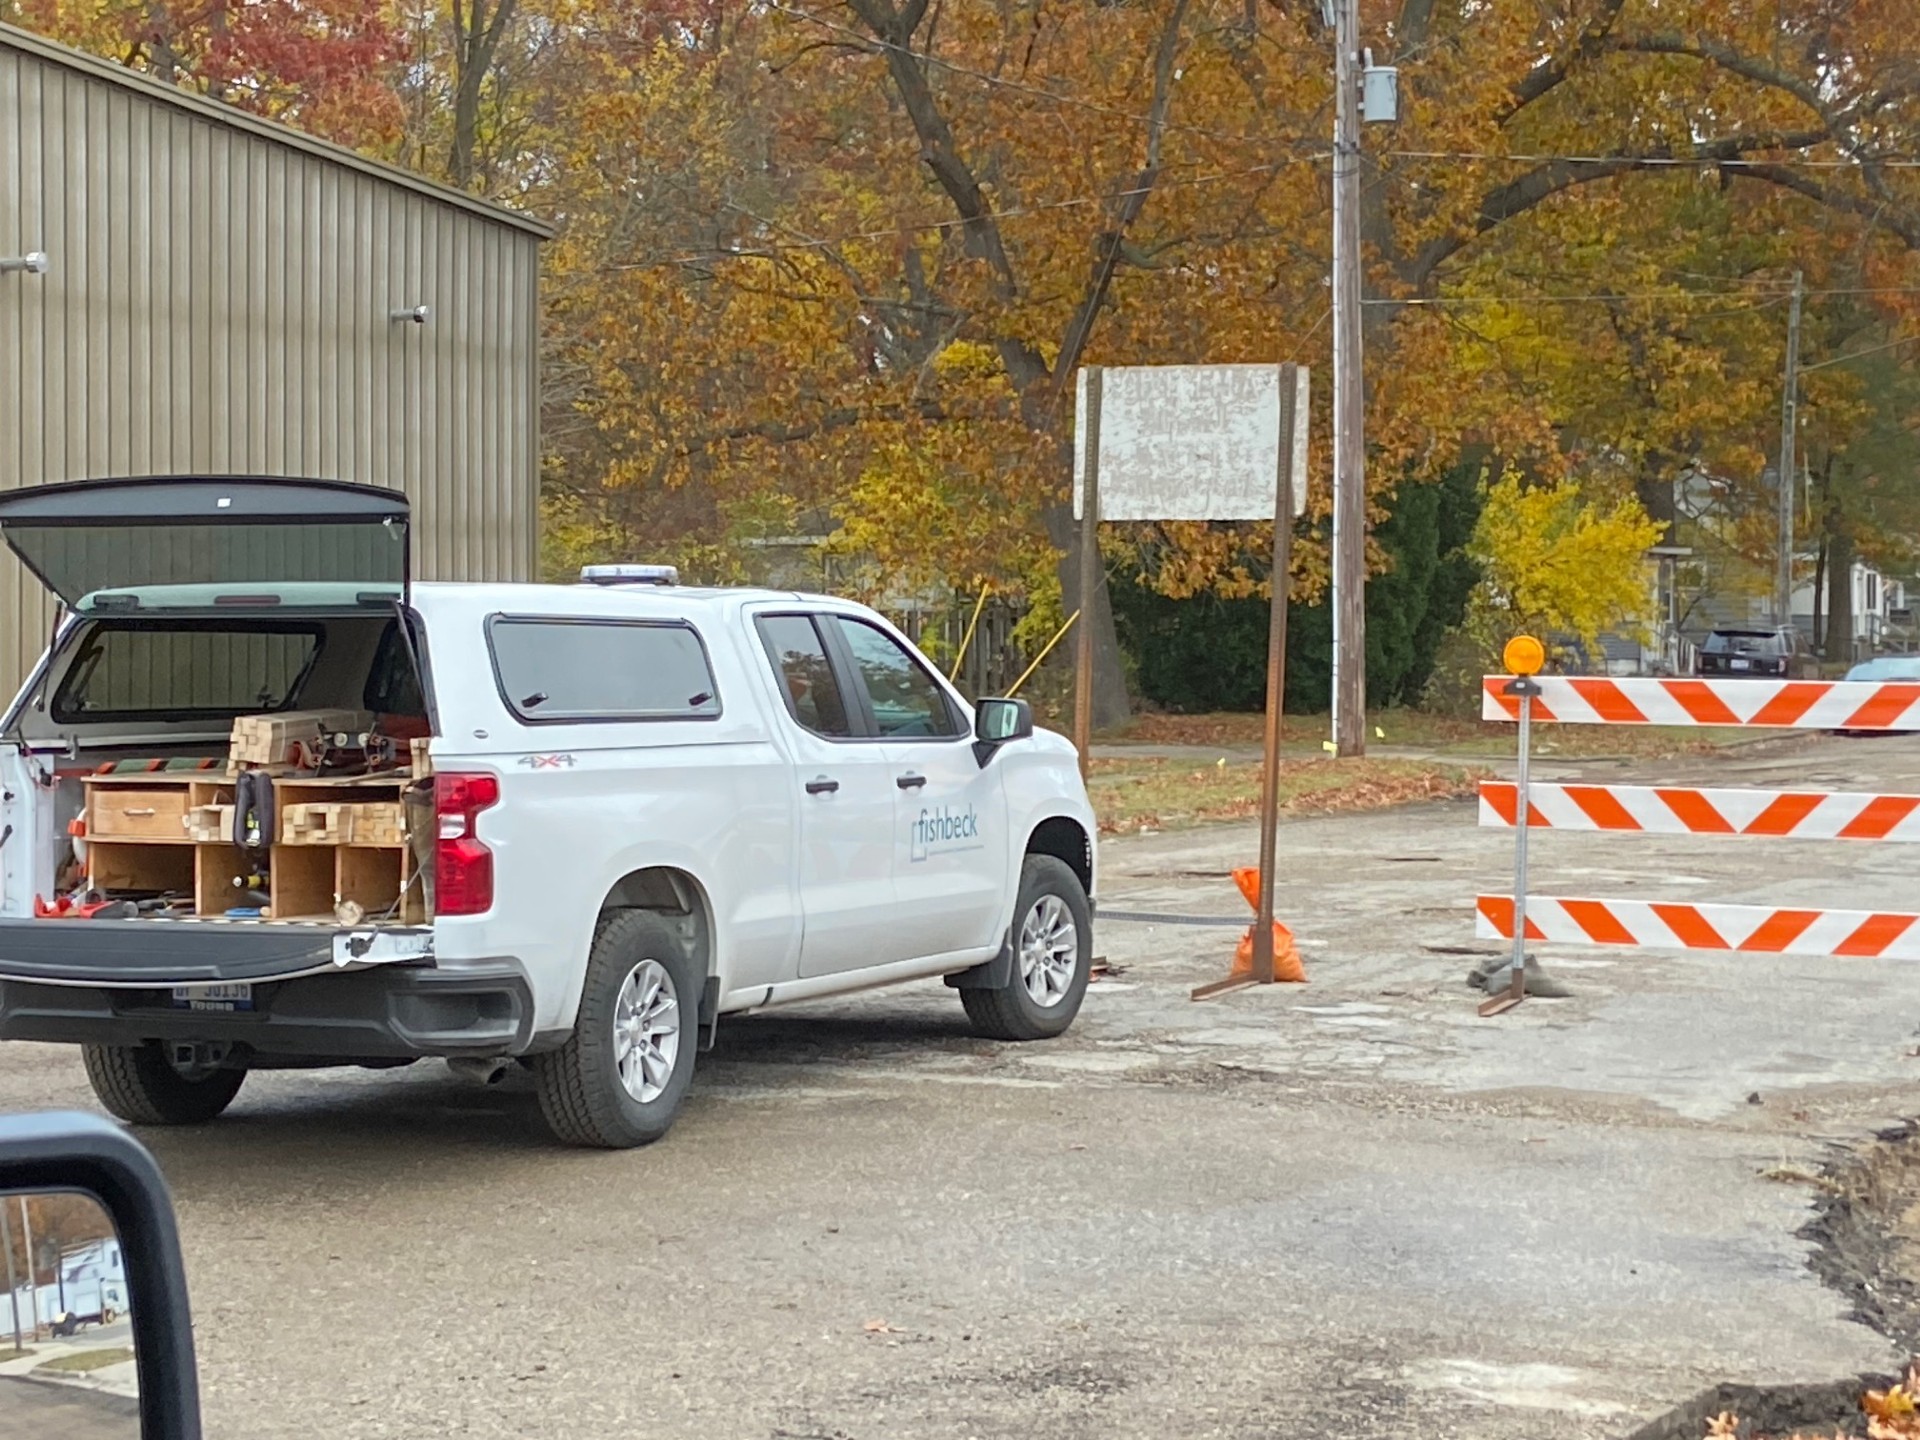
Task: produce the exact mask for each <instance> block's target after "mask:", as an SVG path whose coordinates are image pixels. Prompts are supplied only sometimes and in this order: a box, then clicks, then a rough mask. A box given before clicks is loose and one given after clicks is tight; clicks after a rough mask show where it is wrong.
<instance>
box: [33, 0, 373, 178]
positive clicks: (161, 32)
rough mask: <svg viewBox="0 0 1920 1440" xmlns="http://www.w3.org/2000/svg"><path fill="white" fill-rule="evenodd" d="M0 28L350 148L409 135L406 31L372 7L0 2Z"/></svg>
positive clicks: (331, 1) (141, 0)
mask: <svg viewBox="0 0 1920 1440" xmlns="http://www.w3.org/2000/svg"><path fill="white" fill-rule="evenodd" d="M0 18H5V19H9V20H11V21H12V22H13V23H15V24H18V25H23V26H25V27H26V28H28V29H30V30H35V31H38V32H40V33H41V34H44V35H46V36H47V37H49V38H50V39H54V40H59V41H62V42H64V43H66V44H69V45H73V46H76V47H78V48H80V49H84V50H92V51H94V52H96V53H98V54H101V55H104V56H107V57H108V58H111V59H113V60H116V61H118V62H119V63H121V64H123V65H126V66H128V67H130V68H132V69H137V70H142V71H145V72H146V73H148V74H150V75H152V76H153V77H154V79H156V80H161V81H164V82H166V83H168V84H173V85H183V86H186V87H188V88H190V89H193V90H196V91H198V92H199V93H201V94H203V95H207V96H209V97H211V98H213V99H216V100H222V101H225V102H226V103H228V104H230V105H237V106H239V107H240V108H241V109H243V110H251V111H254V112H255V113H256V114H260V115H267V116H270V117H272V118H274V119H276V120H285V121H287V122H288V123H289V124H293V125H297V126H299V127H300V128H301V129H303V130H307V131H310V132H311V133H313V134H315V135H319V136H322V137H324V138H326V139H329V140H336V141H339V142H341V143H343V144H347V145H355V146H362V147H370V148H378V147H380V146H382V145H385V144H388V143H390V142H391V140H392V139H393V137H394V135H395V134H396V133H397V131H398V127H399V121H400V108H399V105H398V103H397V98H396V96H395V93H394V89H393V85H392V82H393V78H394V76H393V73H392V70H391V68H390V67H391V66H392V65H393V64H394V62H396V61H397V60H398V58H399V57H400V55H401V53H402V45H401V41H400V36H399V32H398V31H397V30H396V29H395V27H394V25H393V24H392V23H391V21H390V18H389V16H388V15H387V13H386V12H385V11H384V10H383V9H382V8H381V7H380V6H377V5H368V4H366V3H364V0H172V3H163V0H104V3H101V0H0Z"/></svg>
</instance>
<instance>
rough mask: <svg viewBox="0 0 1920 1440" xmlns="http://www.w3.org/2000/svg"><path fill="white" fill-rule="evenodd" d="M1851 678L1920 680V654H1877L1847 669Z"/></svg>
mask: <svg viewBox="0 0 1920 1440" xmlns="http://www.w3.org/2000/svg"><path fill="white" fill-rule="evenodd" d="M1847 679H1849V680H1920V655H1876V656H1874V657H1873V659H1871V660H1862V661H1861V662H1860V663H1859V664H1858V665H1856V666H1854V667H1853V668H1852V669H1851V670H1849V671H1847Z"/></svg>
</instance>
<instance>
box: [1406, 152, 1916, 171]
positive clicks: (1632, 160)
mask: <svg viewBox="0 0 1920 1440" xmlns="http://www.w3.org/2000/svg"><path fill="white" fill-rule="evenodd" d="M1379 153H1380V154H1381V155H1382V156H1385V157H1387V158H1390V159H1394V160H1488V161H1496V162H1497V161H1502V160H1506V161H1511V162H1513V163H1515V164H1519V165H1555V164H1562V165H1618V164H1621V163H1622V162H1626V163H1629V164H1631V165H1633V166H1634V167H1635V168H1647V169H1652V168H1661V167H1665V168H1670V169H1698V168H1700V167H1702V166H1711V167H1712V168H1714V169H1741V168H1754V169H1760V168H1773V169H1777V168H1780V167H1791V168H1793V169H1806V170H1863V169H1865V168H1867V166H1868V165H1879V166H1884V167H1885V168H1887V169H1890V170H1920V158H1915V157H1912V156H1894V157H1889V158H1886V159H1874V160H1871V161H1861V160H1845V159H1834V160H1816V159H1813V158H1811V157H1808V156H1789V157H1787V158H1785V159H1779V160H1764V159H1750V158H1746V157H1733V158H1729V159H1716V158H1714V157H1713V156H1711V155H1549V154H1525V153H1519V154H1500V153H1496V152H1493V151H1486V150H1383V151H1381V152H1379Z"/></svg>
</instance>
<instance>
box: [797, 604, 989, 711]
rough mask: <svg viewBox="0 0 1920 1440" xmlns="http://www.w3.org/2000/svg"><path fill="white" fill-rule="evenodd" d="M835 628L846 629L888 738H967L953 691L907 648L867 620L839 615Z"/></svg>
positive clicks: (858, 670) (849, 646)
mask: <svg viewBox="0 0 1920 1440" xmlns="http://www.w3.org/2000/svg"><path fill="white" fill-rule="evenodd" d="M830 623H832V624H835V625H838V626H839V627H840V634H841V637H842V638H843V639H844V640H845V641H846V643H847V649H848V651H849V652H850V653H851V654H852V657H853V666H854V670H855V671H856V673H858V675H859V676H860V680H861V683H862V684H863V685H865V687H866V691H867V699H868V702H869V703H870V704H871V705H872V707H873V718H874V723H875V725H876V726H877V727H878V731H879V734H880V737H881V738H882V739H885V740H944V739H950V738H952V737H953V736H956V735H958V734H960V733H961V728H960V717H959V716H958V715H957V714H956V713H954V708H953V705H952V703H951V702H950V701H949V700H948V699H947V692H946V691H945V690H944V689H942V688H941V686H940V682H939V681H937V680H935V679H934V678H933V676H932V675H931V674H930V673H928V671H927V667H926V666H925V665H923V664H921V663H920V661H919V659H918V658H917V657H915V656H914V655H913V654H912V653H911V652H910V651H908V650H907V648H906V647H905V646H903V645H902V644H901V643H900V642H899V641H897V640H895V639H894V638H893V637H892V636H891V635H889V634H887V632H886V631H884V630H881V629H878V628H876V627H875V626H872V625H869V624H867V623H866V622H865V621H863V620H849V619H846V618H845V617H841V616H836V617H834V619H833V620H832V621H831V622H830Z"/></svg>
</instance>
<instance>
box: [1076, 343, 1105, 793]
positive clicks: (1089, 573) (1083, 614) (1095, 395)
mask: <svg viewBox="0 0 1920 1440" xmlns="http://www.w3.org/2000/svg"><path fill="white" fill-rule="evenodd" d="M1086 374H1087V413H1086V427H1087V434H1086V441H1085V444H1086V453H1087V464H1086V472H1085V475H1084V476H1083V481H1082V497H1081V502H1080V634H1079V635H1078V637H1076V639H1077V643H1076V645H1075V649H1074V681H1073V744H1074V748H1075V749H1076V750H1078V751H1079V752H1080V776H1081V778H1082V779H1083V780H1084V779H1085V778H1086V777H1087V774H1088V772H1089V770H1090V769H1091V768H1092V761H1093V631H1094V625H1093V597H1094V593H1095V591H1097V590H1098V589H1099V586H1100V388H1101V383H1100V374H1101V372H1100V367H1099V366H1098V365H1089V366H1087V371H1086Z"/></svg>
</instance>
